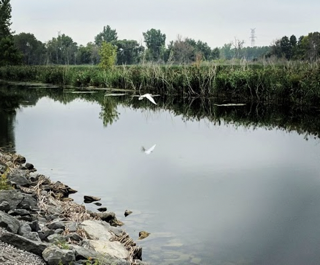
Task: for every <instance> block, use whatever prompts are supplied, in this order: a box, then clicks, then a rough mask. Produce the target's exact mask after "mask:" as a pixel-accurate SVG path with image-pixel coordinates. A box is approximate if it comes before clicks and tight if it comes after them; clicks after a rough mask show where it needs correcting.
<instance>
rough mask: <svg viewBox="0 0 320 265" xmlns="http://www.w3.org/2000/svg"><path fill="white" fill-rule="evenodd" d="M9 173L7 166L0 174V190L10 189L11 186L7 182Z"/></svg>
mask: <svg viewBox="0 0 320 265" xmlns="http://www.w3.org/2000/svg"><path fill="white" fill-rule="evenodd" d="M8 173H9V168H8V167H7V169H6V170H5V171H4V173H3V174H1V175H0V190H11V189H12V186H11V185H10V184H9V183H8V178H7V175H8Z"/></svg>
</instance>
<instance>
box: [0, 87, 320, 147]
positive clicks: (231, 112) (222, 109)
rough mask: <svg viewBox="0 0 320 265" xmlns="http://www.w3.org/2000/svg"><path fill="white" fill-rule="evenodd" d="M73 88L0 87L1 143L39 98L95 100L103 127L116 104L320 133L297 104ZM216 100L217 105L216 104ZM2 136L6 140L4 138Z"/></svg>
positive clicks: (310, 112)
mask: <svg viewBox="0 0 320 265" xmlns="http://www.w3.org/2000/svg"><path fill="white" fill-rule="evenodd" d="M86 92H88V91H75V90H62V89H56V88H55V89H53V88H52V89H48V88H41V87H33V88H30V87H12V86H4V85H2V86H1V87H0V114H1V115H0V124H1V130H0V133H1V135H0V136H1V142H0V144H1V145H0V147H1V146H4V145H5V144H12V143H14V139H13V135H14V134H13V128H14V118H15V113H16V110H17V109H18V108H19V107H22V106H33V105H36V103H37V101H38V100H39V99H40V98H42V97H48V98H51V99H53V100H54V101H58V102H61V103H63V104H68V103H70V102H72V101H74V100H76V99H79V98H80V99H83V100H85V101H89V102H95V103H98V104H99V105H100V106H101V112H100V115H99V118H100V119H101V120H102V122H103V125H104V126H108V125H111V124H112V123H113V122H116V121H117V120H118V119H119V118H121V117H120V112H119V111H118V109H117V108H118V106H119V105H120V106H125V107H130V108H132V109H145V110H147V111H150V112H153V111H154V112H158V111H160V110H167V111H170V112H171V113H172V114H173V115H178V116H181V118H182V119H183V120H184V121H200V120H206V121H208V122H211V123H213V124H214V125H217V126H219V125H221V124H232V125H233V126H235V127H240V126H243V127H250V128H258V127H262V128H266V129H273V128H277V129H281V130H285V131H288V132H291V131H296V132H297V133H299V134H304V136H305V139H306V140H307V139H308V138H309V137H315V138H319V136H320V119H319V118H318V116H319V114H320V108H316V107H305V106H304V107H302V106H297V105H275V104H269V105H268V104H257V103H251V104H250V103H246V104H245V105H228V104H221V102H216V101H215V100H214V99H209V98H201V97H199V98H183V97H155V100H156V101H157V105H153V104H152V105H151V104H150V102H148V101H147V100H146V101H144V100H142V101H140V100H138V97H137V95H132V94H128V95H126V96H105V91H94V92H92V91H91V92H90V93H86ZM218 103H219V104H218ZM5 138H6V139H5Z"/></svg>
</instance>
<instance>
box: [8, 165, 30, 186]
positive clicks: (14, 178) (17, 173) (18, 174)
mask: <svg viewBox="0 0 320 265" xmlns="http://www.w3.org/2000/svg"><path fill="white" fill-rule="evenodd" d="M7 178H8V180H9V181H10V182H13V183H15V184H16V185H18V186H23V187H29V186H30V184H31V181H30V180H29V179H27V177H26V171H24V170H21V169H17V168H15V169H13V170H12V171H11V172H10V173H9V174H8V176H7Z"/></svg>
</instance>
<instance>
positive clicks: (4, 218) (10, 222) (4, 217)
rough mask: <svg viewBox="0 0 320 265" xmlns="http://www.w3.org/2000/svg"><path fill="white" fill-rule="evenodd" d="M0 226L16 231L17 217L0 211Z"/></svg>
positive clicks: (17, 226)
mask: <svg viewBox="0 0 320 265" xmlns="http://www.w3.org/2000/svg"><path fill="white" fill-rule="evenodd" d="M0 227H3V228H4V229H6V230H7V231H9V232H12V233H15V234H16V233H18V230H19V227H20V223H19V221H18V220H17V219H15V218H14V217H12V216H10V215H9V214H7V213H5V212H2V211H0Z"/></svg>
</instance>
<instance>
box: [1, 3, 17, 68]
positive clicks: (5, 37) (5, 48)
mask: <svg viewBox="0 0 320 265" xmlns="http://www.w3.org/2000/svg"><path fill="white" fill-rule="evenodd" d="M10 20H11V4H10V0H0V65H8V64H19V63H21V58H22V55H21V54H20V52H19V51H18V49H17V48H16V47H15V45H14V41H13V36H12V33H11V30H10V25H11V21H10Z"/></svg>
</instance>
